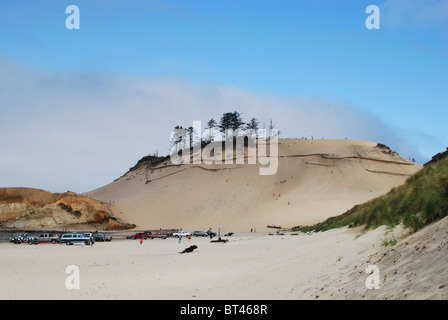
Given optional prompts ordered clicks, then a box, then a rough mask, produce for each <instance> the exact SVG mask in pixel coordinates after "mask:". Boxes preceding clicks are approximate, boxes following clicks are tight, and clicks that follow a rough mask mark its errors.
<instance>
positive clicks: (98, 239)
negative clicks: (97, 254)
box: [92, 232, 112, 242]
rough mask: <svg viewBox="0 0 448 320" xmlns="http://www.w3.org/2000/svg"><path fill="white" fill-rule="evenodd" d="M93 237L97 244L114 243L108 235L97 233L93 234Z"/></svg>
mask: <svg viewBox="0 0 448 320" xmlns="http://www.w3.org/2000/svg"><path fill="white" fill-rule="evenodd" d="M92 237H93V240H95V242H104V241H112V236H109V235H106V234H104V233H98V232H95V233H93V234H92Z"/></svg>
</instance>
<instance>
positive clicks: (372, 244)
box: [0, 218, 448, 300]
mask: <svg viewBox="0 0 448 320" xmlns="http://www.w3.org/2000/svg"><path fill="white" fill-rule="evenodd" d="M447 226H448V219H447V218H445V219H443V220H441V221H439V222H437V223H435V224H432V225H430V226H428V227H427V228H425V229H423V230H421V231H419V232H418V233H416V234H413V235H410V236H407V237H405V238H402V239H401V238H399V237H400V236H401V235H402V232H401V231H399V229H396V230H389V229H387V228H385V227H381V228H378V229H375V230H372V231H369V232H363V231H362V230H361V229H356V230H355V229H339V230H332V231H327V232H322V233H314V234H309V235H307V234H303V233H299V234H297V235H291V234H290V233H285V234H284V235H269V234H268V233H266V232H263V233H261V232H257V233H237V234H235V235H233V236H231V237H226V238H227V239H229V242H227V243H211V242H210V239H209V238H192V239H191V241H189V240H188V239H185V238H184V239H182V242H181V243H179V241H178V239H176V238H168V239H166V240H162V239H154V240H145V241H143V244H140V243H139V241H138V240H127V239H123V238H121V239H120V238H115V239H114V240H113V241H112V242H111V243H96V244H95V245H93V246H92V247H90V246H85V247H82V246H81V245H73V246H66V245H61V244H56V245H52V244H39V245H26V244H21V245H15V244H10V243H1V244H0V252H1V253H2V254H1V256H0V274H2V277H1V278H0V288H1V290H0V299H163V300H166V299H167V300H170V299H181V300H184V299H185V300H196V299H197V300H203V299H212V300H214V299H220V300H222V299H256V300H258V299H282V300H287V299H447V297H448V285H447V284H448V275H447V273H446V270H445V266H446V261H448V260H447V259H440V256H441V255H444V256H445V257H446V258H448V245H447V244H448V232H447V230H448V228H447ZM393 238H394V239H397V238H398V239H400V240H399V241H398V243H397V244H396V245H394V246H385V245H384V242H385V240H388V239H393ZM190 245H197V247H198V248H197V249H196V250H195V251H194V252H192V253H186V254H179V252H180V251H182V250H183V249H185V248H187V247H189V246H190ZM369 265H375V266H377V267H378V270H379V274H378V280H379V282H378V284H379V288H378V289H368V288H367V286H366V280H367V279H368V277H369V276H370V275H371V274H370V273H366V268H367V266H369ZM68 266H76V267H77V268H78V270H79V280H80V281H79V289H68V288H67V286H66V281H67V279H68V278H69V277H71V276H72V275H73V273H66V269H67V267H68Z"/></svg>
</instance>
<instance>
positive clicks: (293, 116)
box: [0, 57, 417, 192]
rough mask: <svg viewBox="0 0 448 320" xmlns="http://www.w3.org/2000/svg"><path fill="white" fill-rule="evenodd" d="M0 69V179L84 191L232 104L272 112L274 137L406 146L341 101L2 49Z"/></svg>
mask: <svg viewBox="0 0 448 320" xmlns="http://www.w3.org/2000/svg"><path fill="white" fill-rule="evenodd" d="M0 70H2V72H1V73H0V150H1V154H0V187H2V186H3V187H4V186H27V187H36V188H43V189H46V190H49V191H53V192H62V191H65V190H67V189H70V190H74V191H76V192H86V191H88V190H91V189H94V188H97V187H100V186H102V185H105V184H107V183H109V182H112V181H113V180H114V179H115V178H118V177H119V176H121V175H122V174H124V173H125V172H126V171H127V170H128V168H129V167H132V166H133V165H134V164H135V163H136V162H137V161H138V160H139V159H140V158H141V157H143V156H145V155H148V154H152V153H153V152H154V151H156V150H158V151H159V154H161V155H166V154H168V151H169V149H168V148H169V137H170V133H171V130H172V129H173V128H174V126H176V125H182V126H190V125H192V124H193V121H194V120H201V121H203V123H204V127H205V123H206V121H208V120H209V119H210V118H212V117H214V118H215V119H216V120H218V121H219V118H220V116H221V115H222V114H223V113H224V112H229V111H235V110H236V111H239V112H241V113H242V115H243V118H244V120H249V119H250V118H252V117H255V118H257V119H259V120H260V122H266V124H268V122H269V120H270V119H273V121H274V123H275V124H276V125H277V127H278V128H279V129H280V130H281V132H282V137H298V138H300V137H302V136H307V137H310V136H311V135H313V136H314V137H315V138H318V139H320V138H322V137H323V138H346V137H347V138H349V139H363V140H370V141H375V142H382V143H385V144H387V145H389V146H391V147H392V148H393V149H395V150H396V151H398V152H400V150H408V149H409V144H408V143H406V142H405V141H404V140H402V139H400V138H397V136H396V134H395V133H394V132H393V131H392V130H391V129H390V128H388V127H386V126H385V125H384V124H382V123H381V121H379V120H378V119H377V118H375V117H373V116H372V115H369V114H366V113H363V112H360V111H358V110H356V109H354V108H352V107H351V106H349V105H346V104H343V103H337V102H332V101H325V100H320V99H309V98H285V97H279V96H274V95H262V94H255V93H251V92H247V91H244V90H240V89H238V88H234V87H225V86H211V85H210V86H207V85H197V84H194V83H192V82H189V81H187V80H183V79H173V78H163V79H151V78H148V77H141V76H129V75H122V74H112V73H98V72H96V73H95V72H92V73H77V72H66V71H60V70H56V71H55V70H36V69H33V68H30V67H28V66H24V65H21V64H19V63H17V62H15V61H12V60H10V59H7V58H5V57H0ZM414 155H415V156H416V157H417V154H414ZM404 156H406V155H404Z"/></svg>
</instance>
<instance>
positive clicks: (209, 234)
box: [207, 230, 216, 237]
mask: <svg viewBox="0 0 448 320" xmlns="http://www.w3.org/2000/svg"><path fill="white" fill-rule="evenodd" d="M207 235H208V236H212V237H216V232H213V231H212V230H208V231H207Z"/></svg>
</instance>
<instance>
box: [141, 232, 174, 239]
mask: <svg viewBox="0 0 448 320" xmlns="http://www.w3.org/2000/svg"><path fill="white" fill-rule="evenodd" d="M145 234H146V237H147V238H149V239H166V237H168V236H167V235H166V234H164V233H152V232H148V231H147V232H145Z"/></svg>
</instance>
